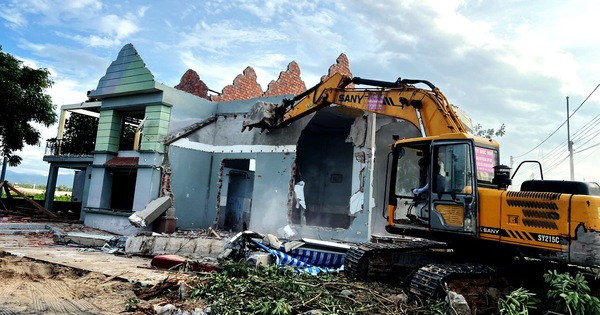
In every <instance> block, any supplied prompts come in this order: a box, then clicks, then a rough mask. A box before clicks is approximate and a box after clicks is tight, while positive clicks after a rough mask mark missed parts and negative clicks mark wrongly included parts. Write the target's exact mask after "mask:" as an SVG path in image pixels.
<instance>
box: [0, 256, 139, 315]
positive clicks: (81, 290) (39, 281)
mask: <svg viewBox="0 0 600 315" xmlns="http://www.w3.org/2000/svg"><path fill="white" fill-rule="evenodd" d="M0 278H1V279H2V281H0V314H119V313H122V312H123V310H124V305H125V304H124V303H125V301H127V300H128V299H129V298H134V297H135V294H134V292H133V285H132V284H130V283H127V282H124V281H120V280H114V279H112V278H111V277H107V276H105V275H103V274H100V273H89V272H83V271H78V270H74V269H71V268H67V267H63V266H57V265H52V264H48V263H42V262H37V261H34V260H30V259H27V258H21V257H16V256H11V255H6V254H0Z"/></svg>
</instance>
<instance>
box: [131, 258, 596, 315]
mask: <svg viewBox="0 0 600 315" xmlns="http://www.w3.org/2000/svg"><path fill="white" fill-rule="evenodd" d="M222 268H223V269H222V271H221V272H218V273H211V274H202V275H198V276H196V277H193V278H191V279H190V280H187V281H186V283H179V284H177V288H178V289H172V290H171V291H170V293H169V294H170V295H171V296H170V297H169V298H168V300H170V301H176V300H179V299H180V298H181V297H183V296H187V297H188V298H187V299H186V300H185V301H184V302H182V304H181V305H182V306H183V305H208V306H210V307H211V310H212V312H213V313H214V314H224V315H227V314H274V315H287V314H303V313H306V312H310V311H312V310H318V314H400V315H404V314H420V315H434V314H435V315H445V314H455V310H454V309H453V307H452V306H451V305H450V303H449V302H448V301H447V300H445V299H440V300H434V299H431V300H428V301H423V302H420V301H413V300H410V299H407V297H406V295H404V293H402V290H401V289H400V288H398V287H396V286H393V285H388V284H384V283H379V282H363V281H358V280H352V279H348V278H346V277H344V276H343V275H321V276H318V277H316V276H311V275H307V274H299V273H297V272H295V271H294V270H293V269H291V268H284V269H281V268H280V267H278V266H268V267H259V268H252V267H249V266H248V265H247V264H245V263H233V262H223V265H222ZM544 280H545V282H546V283H547V284H548V291H547V294H546V295H545V296H543V295H542V298H538V297H537V295H536V293H533V292H531V291H530V290H528V289H525V288H518V289H516V290H514V291H513V292H511V293H510V294H508V295H506V296H505V297H504V298H500V299H499V300H498V301H497V308H496V309H495V310H488V311H491V312H493V314H499V315H528V314H569V315H583V314H600V300H599V299H598V298H597V297H594V296H591V293H590V287H589V285H588V283H587V281H586V279H585V278H584V276H583V275H581V274H577V275H576V276H575V277H571V275H569V274H568V273H565V274H559V273H557V272H556V271H551V272H548V273H547V274H545V275H544ZM182 288H184V290H183V291H182ZM537 293H538V294H540V292H539V291H538V292H537ZM138 303H139V301H137V300H135V299H130V300H128V301H127V303H126V305H125V309H126V310H128V311H134V310H135V311H141V310H145V308H147V306H142V304H138ZM553 311H557V312H560V313H554V312H553ZM485 314H489V313H485Z"/></svg>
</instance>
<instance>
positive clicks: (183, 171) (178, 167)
mask: <svg viewBox="0 0 600 315" xmlns="http://www.w3.org/2000/svg"><path fill="white" fill-rule="evenodd" d="M168 154H169V162H170V166H171V172H172V176H171V189H172V191H173V195H174V206H175V216H176V217H177V226H178V227H179V228H184V229H195V228H196V229H198V228H207V227H209V226H212V225H213V221H214V218H213V217H212V216H209V214H208V211H207V209H208V206H207V204H208V194H209V187H210V184H209V183H210V177H211V170H212V163H213V162H212V153H210V152H204V151H201V150H194V149H190V148H185V147H182V146H178V145H176V144H174V145H171V146H169V153H168Z"/></svg>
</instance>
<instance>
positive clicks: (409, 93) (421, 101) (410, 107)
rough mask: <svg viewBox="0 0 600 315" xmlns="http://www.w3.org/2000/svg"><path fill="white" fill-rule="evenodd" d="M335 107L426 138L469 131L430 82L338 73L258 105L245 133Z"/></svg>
mask: <svg viewBox="0 0 600 315" xmlns="http://www.w3.org/2000/svg"><path fill="white" fill-rule="evenodd" d="M419 83H421V84H425V85H427V86H428V87H429V88H430V90H428V89H421V88H417V87H415V86H414V85H413V84H419ZM351 84H357V85H367V86H371V88H360V89H359V88H354V87H351ZM333 104H335V105H338V106H341V107H346V108H354V109H358V110H363V111H366V112H371V113H377V114H381V115H386V116H390V117H396V118H400V119H404V120H407V121H409V122H411V123H412V124H413V125H415V126H416V127H418V128H419V129H420V130H421V133H422V135H423V136H430V135H439V134H444V133H466V132H467V130H466V128H465V126H464V125H463V123H462V122H461V121H460V119H459V117H458V116H457V114H456V112H455V111H454V110H453V109H452V106H451V105H450V103H449V102H448V100H447V99H446V97H445V96H444V95H443V94H442V92H441V91H440V90H439V89H438V88H436V87H435V86H434V85H433V84H431V83H429V82H428V81H425V80H407V79H404V80H400V79H398V80H397V81H395V82H387V81H377V80H369V79H362V78H358V77H354V78H350V77H347V76H344V75H341V74H335V75H333V76H331V77H330V78H329V79H327V80H325V81H323V82H321V83H319V84H317V85H315V86H314V87H312V88H310V89H308V90H307V91H305V92H304V93H302V94H299V95H297V96H296V97H294V98H293V99H286V100H284V101H283V102H282V103H281V104H273V103H265V102H258V103H256V104H255V105H254V107H253V108H252V111H251V113H250V115H249V116H248V117H247V118H246V120H245V121H244V123H243V129H242V130H244V129H245V128H249V129H252V128H261V129H271V128H277V127H282V126H286V125H288V124H289V123H291V122H293V121H295V120H298V119H300V118H302V117H305V116H307V115H309V114H311V113H313V112H316V111H318V110H320V109H322V108H324V107H327V106H330V105H333Z"/></svg>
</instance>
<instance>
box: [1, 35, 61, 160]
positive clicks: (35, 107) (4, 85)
mask: <svg viewBox="0 0 600 315" xmlns="http://www.w3.org/2000/svg"><path fill="white" fill-rule="evenodd" d="M49 76H50V71H48V69H45V68H42V69H32V68H30V67H28V66H25V65H23V62H22V61H21V60H18V59H17V58H15V57H14V56H12V55H11V54H7V53H4V52H2V46H0V100H2V105H1V106H2V115H0V155H1V156H3V157H6V158H7V162H8V164H9V165H10V166H18V165H19V164H21V161H22V160H23V159H22V158H21V157H20V156H18V155H15V154H14V153H15V152H18V151H21V150H22V149H23V148H24V146H25V145H26V144H27V145H37V144H39V142H40V137H41V134H40V132H39V131H38V130H37V129H35V127H33V126H35V124H34V123H39V124H42V125H44V126H46V127H49V126H50V125H52V124H54V123H55V122H56V113H55V112H54V110H55V109H56V107H55V106H54V104H52V99H51V98H50V96H49V95H48V94H46V89H48V88H50V87H51V86H52V84H53V82H52V80H50V78H49Z"/></svg>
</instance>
